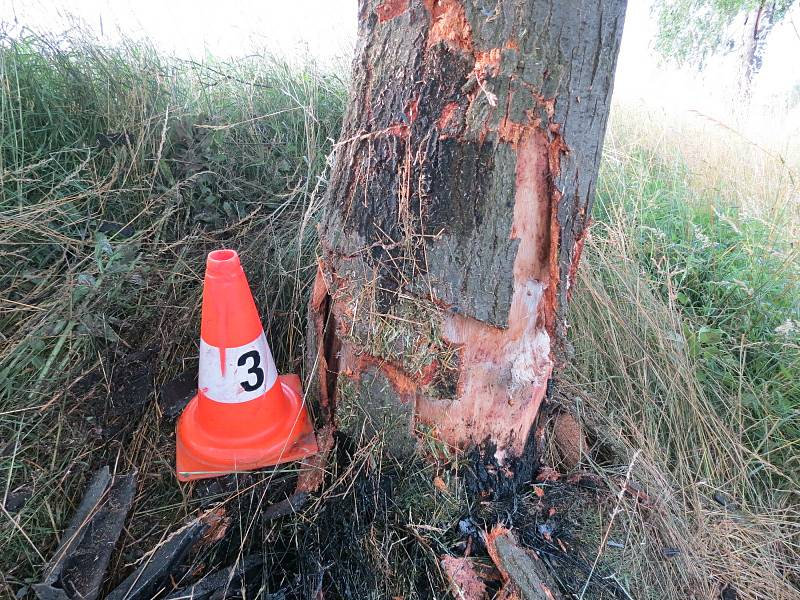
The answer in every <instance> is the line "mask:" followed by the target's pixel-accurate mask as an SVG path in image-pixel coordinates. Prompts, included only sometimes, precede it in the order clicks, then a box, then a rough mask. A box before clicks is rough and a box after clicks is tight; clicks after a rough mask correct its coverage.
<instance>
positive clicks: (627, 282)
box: [0, 36, 800, 599]
mask: <svg viewBox="0 0 800 600" xmlns="http://www.w3.org/2000/svg"><path fill="white" fill-rule="evenodd" d="M61 42H63V40H62V41H61ZM61 42H59V43H56V44H54V43H53V42H52V40H48V39H45V38H39V37H37V36H32V37H31V38H29V39H27V40H25V41H24V43H22V44H17V45H14V44H10V42H9V41H8V40H3V43H4V44H5V45H4V46H3V47H2V49H1V51H0V70H2V73H3V76H4V77H3V79H2V80H3V81H4V82H5V87H4V88H3V90H2V92H0V95H1V96H2V103H0V117H2V119H0V123H2V125H0V127H2V129H0V134H1V135H0V137H1V138H2V151H3V154H2V158H3V163H2V172H1V174H2V194H3V195H2V204H1V205H0V267H2V270H3V271H2V275H0V277H2V279H0V281H2V285H3V291H2V292H0V339H2V344H0V346H2V348H0V436H1V437H0V439H1V440H2V443H0V499H1V500H2V501H3V502H2V504H3V506H5V504H6V500H7V499H8V498H9V497H10V496H11V495H13V494H17V493H18V492H19V491H20V490H22V491H24V492H25V493H27V494H28V495H29V497H28V500H27V502H25V503H24V505H23V506H22V508H21V509H19V510H15V511H14V513H13V514H12V513H11V512H8V511H6V510H5V509H4V510H3V512H2V514H0V552H2V556H3V558H2V559H0V565H2V566H0V586H4V587H5V589H6V591H7V592H8V593H9V595H13V593H15V592H16V590H17V589H19V588H20V587H22V586H24V585H25V584H27V583H30V582H31V581H35V580H36V579H37V577H38V575H39V573H40V571H41V567H42V565H43V563H44V561H45V559H46V557H47V556H48V554H49V552H50V551H51V549H52V548H53V547H54V545H55V542H56V540H57V536H58V534H59V532H60V531H61V530H62V529H63V526H64V523H65V522H66V521H67V520H68V518H69V514H70V513H71V510H72V508H73V507H74V505H75V503H76V502H77V499H78V498H79V497H80V494H81V491H82V488H83V486H84V483H85V481H86V478H87V475H88V473H90V472H91V470H92V469H93V468H94V467H95V466H96V465H98V464H100V463H103V462H106V463H110V464H113V465H116V466H117V468H119V469H120V470H123V471H124V470H128V469H130V468H133V467H135V468H138V469H139V472H140V476H139V477H140V479H139V481H140V483H139V490H138V495H137V499H136V502H135V506H134V510H133V513H132V516H131V518H130V519H129V525H128V528H127V529H126V531H125V533H124V536H123V540H122V543H121V548H120V551H119V552H118V554H117V555H116V557H115V560H114V563H113V564H112V571H113V574H114V575H113V577H119V575H120V574H122V573H123V572H126V571H127V570H129V569H130V567H131V565H132V564H134V563H135V561H137V560H139V559H140V558H141V556H142V552H144V551H145V550H147V549H149V548H150V547H151V546H152V545H153V544H154V543H156V542H157V541H158V540H160V539H162V538H163V537H164V536H165V535H166V533H167V532H169V531H170V530H172V529H174V528H175V527H176V525H177V524H178V523H179V522H180V521H181V520H182V519H183V518H184V517H186V516H187V515H189V514H192V513H195V512H196V511H197V510H199V509H200V508H202V507H204V506H208V505H209V504H213V503H221V504H223V505H224V506H225V507H226V509H227V510H228V514H229V516H231V517H232V526H231V529H230V531H231V536H230V539H229V541H228V542H227V545H226V546H225V547H224V548H221V549H218V551H217V554H216V555H215V556H214V557H212V558H211V559H209V558H208V557H202V558H200V557H195V559H194V560H195V565H199V564H201V563H203V562H204V561H211V562H210V563H208V564H224V563H226V562H229V561H230V560H232V558H235V557H241V556H243V555H245V554H248V553H257V554H259V555H260V556H262V557H263V558H264V560H265V564H266V567H265V578H264V582H265V583H264V585H265V587H266V589H268V590H276V589H280V588H284V589H290V590H292V591H295V592H297V593H298V594H304V593H305V594H307V595H312V596H313V595H314V592H315V590H317V589H319V585H321V579H320V577H322V575H319V574H320V573H326V575H325V576H326V577H328V578H329V579H328V580H327V581H329V582H330V581H334V582H336V583H335V584H336V585H338V586H341V587H340V588H338V589H337V591H338V592H339V593H341V594H342V595H347V594H350V595H351V596H352V597H387V596H392V595H401V594H402V595H404V596H407V597H413V595H414V594H424V593H425V590H431V589H439V590H440V589H441V585H442V583H443V582H442V580H441V574H440V573H439V571H438V566H437V565H438V562H437V557H438V556H439V555H440V554H442V553H445V552H448V551H449V550H450V549H452V547H453V544H455V543H458V540H460V539H462V538H463V536H462V535H461V534H460V533H459V531H458V527H459V523H458V521H459V518H460V517H462V516H464V515H465V514H472V513H474V512H475V511H476V510H478V509H479V507H476V506H475V505H474V504H471V501H470V500H469V499H468V497H469V496H468V494H466V493H465V490H464V474H465V471H466V470H468V465H467V464H466V461H465V460H464V458H465V457H463V456H451V455H447V449H446V448H441V447H439V446H438V445H437V443H436V441H435V440H433V439H432V438H430V437H429V436H426V435H425V434H424V433H423V438H424V445H425V446H426V451H425V452H424V454H425V458H426V459H427V461H421V462H418V463H414V464H400V463H398V462H396V461H392V460H389V459H387V458H386V456H385V453H384V452H383V451H382V445H383V444H384V440H382V439H381V438H380V437H369V436H366V434H365V435H363V436H361V437H359V436H355V437H354V440H353V441H354V443H352V444H351V445H347V444H342V449H341V452H343V453H344V454H345V456H343V457H341V460H340V461H338V462H337V464H336V465H335V466H332V467H331V472H330V473H329V481H328V485H327V487H326V491H325V492H324V494H323V495H322V496H321V497H320V498H316V499H314V500H312V501H310V502H309V503H308V504H307V505H306V506H305V507H304V509H303V510H302V511H300V512H299V513H298V514H297V515H295V516H293V517H291V518H288V517H287V518H284V519H282V520H281V519H278V520H272V521H266V520H264V519H262V514H263V509H264V508H265V506H266V505H268V504H269V503H271V502H273V501H274V500H275V499H276V497H280V496H281V494H284V493H290V490H291V483H292V481H293V477H294V475H295V472H294V470H292V469H279V470H276V471H272V472H266V473H259V474H253V475H245V476H242V477H236V478H233V479H232V480H231V481H232V486H233V487H232V488H224V489H223V488H219V489H216V488H214V487H213V484H208V485H206V484H202V485H201V484H192V485H189V486H179V485H178V484H177V483H176V482H175V480H174V478H173V464H172V452H173V446H172V444H173V440H172V431H173V424H172V423H171V422H169V421H167V420H165V418H164V417H163V415H162V414H161V411H160V407H159V405H158V402H157V400H158V393H157V390H158V387H159V386H160V385H161V384H162V383H164V382H165V381H167V380H169V379H170V378H171V377H172V376H174V375H175V374H176V373H178V372H180V371H182V370H184V369H192V368H194V366H195V363H194V356H195V344H196V337H197V325H196V323H197V321H198V300H199V284H200V281H201V277H202V273H201V272H200V267H199V266H201V265H202V264H203V256H204V254H205V252H206V251H207V250H209V249H211V248H213V247H216V246H219V245H226V246H231V247H234V248H237V249H238V250H240V253H241V254H242V256H243V257H244V261H245V268H246V270H247V271H248V273H249V274H250V278H251V283H252V286H253V292H254V295H255V297H256V298H258V299H259V300H260V299H270V300H271V305H270V306H269V307H264V309H265V310H264V317H265V323H266V324H267V325H268V326H269V327H270V329H271V330H272V333H273V335H272V336H271V341H272V343H273V351H274V353H275V355H276V359H277V361H278V362H279V367H280V368H281V370H295V369H297V368H299V365H300V363H301V361H302V349H303V341H304V333H305V332H304V310H305V302H306V295H307V291H308V283H309V281H310V279H311V277H312V276H313V273H314V269H315V263H314V258H313V257H314V252H315V237H314V219H315V212H316V210H317V208H318V201H319V198H320V195H321V192H322V190H323V189H324V185H325V180H324V172H325V161H326V154H327V152H328V151H329V150H330V147H331V146H330V141H331V140H330V138H332V137H335V135H336V130H337V128H338V119H339V118H340V116H341V109H342V104H343V95H342V82H341V81H338V80H337V79H336V78H332V77H330V76H328V75H325V74H320V73H317V72H314V70H313V69H308V70H305V71H300V72H297V71H293V70H291V69H289V68H288V67H287V66H286V65H282V64H280V63H275V62H271V61H270V60H269V59H268V58H267V57H255V58H251V59H249V60H246V61H242V62H236V63H232V64H226V65H206V66H203V65H192V64H185V63H179V64H176V63H173V62H170V61H168V60H166V59H163V57H159V56H158V55H157V54H155V53H153V52H152V51H151V50H150V49H147V48H146V47H142V46H133V45H131V46H129V47H125V48H122V49H119V50H113V51H112V50H108V49H102V48H99V47H97V46H96V45H95V44H93V43H91V42H90V41H89V42H87V43H86V44H78V45H77V46H75V47H71V48H70V47H65V46H63V45H61ZM209 67H211V68H209ZM103 73H105V74H106V75H107V74H109V73H111V74H113V75H114V77H106V76H98V74H103ZM12 82H17V83H18V84H19V85H11V83H12ZM30 106H34V107H36V110H28V111H27V112H26V111H23V108H24V107H30ZM74 106H81V107H83V110H81V111H75V110H72V109H71V108H70V107H74ZM615 115H616V117H615V119H614V123H613V126H612V131H611V136H610V138H609V143H608V145H607V150H606V158H605V166H604V170H603V176H602V180H601V185H600V187H599V191H600V198H601V201H600V204H599V205H598V206H597V212H596V214H597V215H598V219H599V223H598V224H597V225H596V227H595V229H594V233H593V237H592V239H591V240H590V241H589V242H588V245H587V251H586V253H585V264H584V266H583V268H582V272H581V277H580V282H579V285H578V287H577V288H576V292H575V298H574V308H573V326H572V332H573V343H574V345H575V349H576V354H575V361H574V364H573V365H572V366H571V367H570V369H569V370H568V371H567V372H566V374H565V376H564V378H563V379H564V381H566V382H568V383H567V384H565V385H564V386H563V393H564V398H565V400H564V402H566V403H567V405H568V406H569V408H570V409H571V410H573V411H574V412H575V413H576V414H577V415H578V416H579V417H580V418H581V420H582V421H583V423H584V424H585V426H586V429H587V431H588V432H589V434H590V435H589V440H590V451H589V452H587V453H586V454H585V456H584V463H583V464H582V465H581V466H580V467H579V468H580V469H587V470H592V471H594V472H596V473H598V474H599V475H600V476H601V477H602V480H603V481H605V483H606V485H607V490H605V491H607V493H605V494H604V496H603V498H605V500H603V501H598V502H597V504H598V506H597V507H596V510H595V511H594V512H591V514H584V515H576V518H583V519H584V520H586V521H587V526H586V529H587V531H588V529H592V531H593V532H594V533H593V534H592V535H594V537H596V539H594V538H592V543H593V544H595V546H596V548H597V549H598V552H597V553H596V554H593V555H592V556H590V557H589V561H588V564H589V565H591V563H592V561H594V560H595V559H596V558H597V556H598V555H599V560H598V561H597V562H598V564H599V565H602V566H603V569H602V570H598V571H597V573H598V574H597V575H596V576H595V575H593V576H594V577H597V576H599V575H600V571H602V573H603V574H604V575H603V577H609V576H610V575H608V573H609V570H610V572H611V573H612V574H614V576H615V577H616V578H617V579H618V580H619V585H620V588H621V589H624V590H629V591H630V593H631V594H633V595H634V596H635V597H643V598H675V599H677V598H686V597H708V598H716V597H718V595H719V590H720V588H721V586H723V585H726V584H732V585H734V586H735V587H736V589H737V590H738V593H739V597H740V598H793V597H796V594H797V586H798V577H800V574H798V572H797V568H798V567H797V565H798V564H800V549H799V548H798V543H799V541H798V525H797V524H798V517H799V516H800V515H798V497H797V489H798V478H797V468H798V459H797V435H796V428H797V418H798V417H797V414H798V406H799V405H800V400H798V397H797V383H796V380H797V373H798V372H800V365H798V363H797V360H798V352H797V349H798V345H797V341H796V340H795V338H791V337H789V336H784V337H782V336H781V335H774V333H775V329H776V326H778V325H781V324H783V323H784V322H785V321H787V320H789V321H792V320H798V319H800V317H798V316H797V315H796V311H797V306H798V305H800V302H798V301H797V299H798V297H800V296H798V295H797V271H796V269H797V250H796V246H795V247H793V246H792V244H791V241H792V240H796V238H797V233H798V222H799V219H798V211H800V202H797V198H798V186H797V181H798V179H797V171H798V167H797V162H796V161H797V160H798V159H797V157H798V153H797V149H796V147H792V146H791V145H789V143H788V142H785V141H780V142H776V141H775V140H774V139H773V140H772V141H769V140H767V141H765V140H762V139H759V140H755V141H752V142H751V141H748V140H747V139H745V138H743V137H742V136H741V135H739V134H737V133H735V132H732V131H730V130H729V128H727V126H725V125H723V124H720V123H718V122H715V121H713V120H709V119H706V118H699V117H697V116H695V117H692V118H691V119H690V120H683V119H677V118H676V117H675V116H674V115H661V116H658V115H657V116H656V117H653V116H652V115H647V114H641V113H638V112H637V111H631V110H626V111H620V110H619V109H617V111H616V113H615ZM658 123H661V124H662V125H657V124H658ZM654 124H656V125H654ZM51 125H52V126H51ZM121 131H130V132H132V133H133V134H134V135H133V136H132V138H131V141H130V142H126V143H124V144H120V145H114V146H113V147H111V148H101V147H98V144H97V139H96V134H98V133H100V134H107V133H111V132H121ZM765 149H766V150H767V152H765V151H764V150H765ZM793 161H794V162H793ZM104 223H112V224H113V223H116V224H118V225H121V226H125V227H128V228H129V229H127V230H124V229H120V228H115V227H116V226H111V229H109V226H107V225H103V224H104ZM754 223H755V224H759V223H760V224H762V225H763V227H754V226H753V224H754ZM709 228H711V229H709ZM698 231H699V234H698V233H697V232H698ZM651 233H652V235H650V234H651ZM715 236H718V238H715ZM685 257H691V258H692V260H693V261H694V262H691V264H689V261H686V260H683V262H682V260H681V259H682V258H685ZM734 259H735V260H734ZM703 273H713V274H714V277H712V278H711V280H706V279H703V277H701V276H700V275H702V274H703ZM737 282H738V283H737ZM740 283H741V284H742V285H740ZM723 284H725V285H727V284H730V285H728V286H727V287H725V285H723ZM718 289H720V290H722V292H720V293H717V292H716V291H715V290H718ZM741 294H743V295H741ZM720 332H721V333H720ZM745 334H746V335H745ZM784 338H785V339H784ZM142 351H144V353H143V354H142V355H139V357H138V358H135V360H133V359H132V358H131V356H132V355H134V357H135V355H136V353H137V352H142ZM137 368H143V369H144V372H145V373H146V374H147V377H146V379H147V382H148V385H147V386H146V393H145V396H144V398H143V400H142V401H141V403H140V405H139V406H138V408H137V410H136V411H135V412H134V413H131V414H127V413H121V414H120V413H118V412H117V407H116V406H115V402H114V400H115V394H116V393H117V392H119V384H118V382H120V381H122V382H124V381H126V374H129V373H133V372H134V370H135V369H137ZM754 399H755V400H754ZM120 423H121V424H120ZM117 427H119V429H115V428H117ZM442 456H446V457H447V460H444V461H441V460H433V457H439V458H441V457H442ZM634 457H636V458H635V461H634ZM631 463H633V465H632V467H631ZM629 470H630V477H631V481H632V482H635V483H636V484H637V485H639V486H641V487H642V488H643V489H644V491H645V492H646V494H647V496H648V498H649V501H648V503H646V504H647V505H643V504H642V503H641V502H636V501H635V500H634V499H632V498H631V497H630V495H626V494H623V495H619V492H620V489H621V487H620V486H621V484H622V483H624V481H625V477H626V473H627V472H628V471H629ZM720 494H724V495H720ZM527 495H528V496H530V492H527ZM715 495H716V499H715ZM529 500H530V501H531V502H536V498H528V497H527V496H526V499H525V502H528V501H529ZM606 500H607V501H606ZM720 502H723V503H724V504H725V506H723V504H720ZM612 514H614V523H613V529H612V527H611V526H610V525H609V522H608V519H609V517H610V516H611V515H612ZM589 522H591V523H589ZM589 525H591V527H589ZM606 532H610V533H608V535H613V539H614V541H615V543H618V544H620V543H621V544H622V547H621V548H616V547H615V548H613V549H611V548H609V547H607V545H606V546H604V545H602V544H601V541H602V540H603V538H604V535H606ZM665 549H667V550H670V549H676V550H679V552H678V553H677V554H676V555H675V556H672V557H671V558H665V555H664V550H665ZM332 574H335V577H334V575H332ZM295 575H296V576H295ZM437 586H438V587H437ZM586 597H587V598H588V597H589V596H588V595H587V596H586Z"/></svg>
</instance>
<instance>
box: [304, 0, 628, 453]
mask: <svg viewBox="0 0 800 600" xmlns="http://www.w3.org/2000/svg"><path fill="white" fill-rule="evenodd" d="M624 12H625V0H361V2H360V6H359V17H358V18H359V43H358V47H357V51H356V59H355V63H354V66H353V74H352V89H351V97H350V105H349V109H348V111H347V114H346V116H345V121H344V126H343V131H342V136H341V139H340V141H339V143H338V145H337V150H336V156H335V162H334V166H333V170H332V174H331V180H330V185H329V189H328V193H327V197H326V208H325V214H324V217H323V219H322V223H321V226H320V238H321V245H322V250H321V256H320V258H319V269H318V274H317V279H316V282H315V285H314V290H313V294H312V296H313V297H312V300H311V306H310V329H311V334H312V344H311V350H310V353H309V357H308V366H309V368H310V370H312V371H313V372H314V373H316V379H315V382H316V383H315V387H316V390H314V389H312V392H314V391H316V393H317V394H318V397H319V399H320V405H321V408H322V413H323V418H324V419H326V420H327V421H328V422H329V423H330V424H332V426H333V427H335V428H338V429H343V430H345V431H348V432H350V433H353V434H357V433H361V432H364V431H366V432H367V433H373V432H380V433H381V435H383V436H386V437H387V438H388V440H389V443H390V444H391V449H392V451H394V452H398V453H403V452H407V451H410V450H412V449H413V448H414V444H415V441H416V439H417V435H418V434H419V433H420V432H425V433H426V434H432V435H433V436H434V437H435V438H437V439H438V440H441V441H443V442H445V443H447V444H450V445H453V446H457V447H462V448H463V447H468V446H470V445H471V444H475V443H480V442H483V441H485V440H486V439H487V438H488V439H489V440H491V441H492V442H493V443H494V444H496V446H497V449H498V451H499V453H500V454H498V456H499V457H501V458H502V456H504V455H505V454H514V455H519V454H521V452H522V451H523V448H524V446H525V443H526V439H527V436H528V433H529V431H530V429H531V426H532V424H533V422H534V419H535V418H536V415H537V412H538V410H539V406H540V404H541V402H542V400H543V398H544V396H545V392H546V389H547V385H548V380H549V379H550V378H551V374H552V370H553V367H554V365H557V364H559V362H560V361H563V360H565V358H566V357H567V355H568V352H567V346H568V344H567V340H566V337H567V319H566V317H567V300H568V297H569V288H570V286H571V285H572V282H573V279H574V275H575V270H576V268H577V265H578V261H579V259H580V254H581V248H582V245H583V240H584V235H585V233H586V228H587V226H588V224H589V214H590V211H591V207H592V199H593V197H594V185H595V178H596V175H597V170H598V165H599V160H600V152H601V146H602V141H603V135H604V132H605V126H606V119H607V115H608V110H609V102H610V99H611V90H612V84H613V75H614V68H615V63H616V58H617V51H618V49H619V42H620V35H621V33H622V24H623V19H624ZM415 434H416V435H415Z"/></svg>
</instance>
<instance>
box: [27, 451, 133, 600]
mask: <svg viewBox="0 0 800 600" xmlns="http://www.w3.org/2000/svg"><path fill="white" fill-rule="evenodd" d="M135 495H136V471H133V472H131V473H128V474H125V475H115V476H113V477H112V476H111V474H110V471H109V468H108V467H107V466H106V467H103V468H101V469H99V470H98V471H97V472H96V473H95V474H94V476H93V477H92V480H91V482H90V483H89V485H88V487H87V488H86V492H85V493H84V495H83V498H82V499H81V503H80V505H79V506H78V509H77V510H76V511H75V514H74V515H73V516H72V519H71V521H70V524H69V527H67V530H66V531H65V532H64V535H63V537H62V539H61V544H60V545H59V547H58V549H57V550H56V552H55V554H54V555H53V558H51V560H50V563H49V564H48V567H47V568H46V570H45V576H44V580H43V581H42V583H39V584H36V585H34V586H33V589H34V591H35V592H36V596H37V597H38V598H39V600H53V599H60V600H65V599H69V600H71V599H78V598H80V599H81V600H95V598H97V597H98V596H99V594H100V589H101V586H102V584H103V578H104V577H105V573H106V569H107V568H108V563H109V561H110V560H111V554H112V553H113V551H114V547H115V546H116V543H117V539H118V538H119V535H120V532H121V531H122V527H123V525H124V524H125V518H126V517H127V515H128V511H129V510H130V508H131V505H132V504H133V499H134V496H135Z"/></svg>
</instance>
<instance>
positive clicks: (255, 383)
mask: <svg viewBox="0 0 800 600" xmlns="http://www.w3.org/2000/svg"><path fill="white" fill-rule="evenodd" d="M224 356H225V359H224V360H225V369H224V370H223V369H222V365H221V358H222V353H221V352H220V348H217V347H216V346H211V345H209V344H206V343H205V342H204V341H203V339H202V338H201V339H200V373H199V376H198V387H199V388H200V390H201V391H202V392H203V393H204V394H205V395H206V397H207V398H210V399H211V400H215V401H217V402H224V403H226V404H236V403H239V402H248V401H250V400H255V399H256V398H258V397H259V396H261V395H263V394H265V393H266V391H267V390H268V389H270V388H271V387H272V386H273V385H275V381H276V380H277V378H278V370H277V369H276V368H275V362H274V361H273V360H272V352H271V351H270V349H269V345H268V344H267V338H266V336H265V335H264V332H263V331H262V332H261V335H259V336H258V337H257V338H256V339H254V340H253V341H252V342H250V343H249V344H245V345H244V346H239V347H238V348H225V352H224Z"/></svg>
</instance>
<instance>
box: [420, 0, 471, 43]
mask: <svg viewBox="0 0 800 600" xmlns="http://www.w3.org/2000/svg"><path fill="white" fill-rule="evenodd" d="M423 1H424V4H425V8H427V9H428V12H429V13H430V15H431V27H430V29H429V31H428V41H427V46H428V48H430V47H431V46H434V45H436V44H438V43H439V42H444V43H445V44H446V45H447V47H448V48H450V49H451V50H457V51H462V52H470V53H471V52H472V31H471V29H470V26H469V22H468V21H467V17H466V15H465V13H464V6H463V5H462V4H461V2H460V1H459V0H423Z"/></svg>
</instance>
